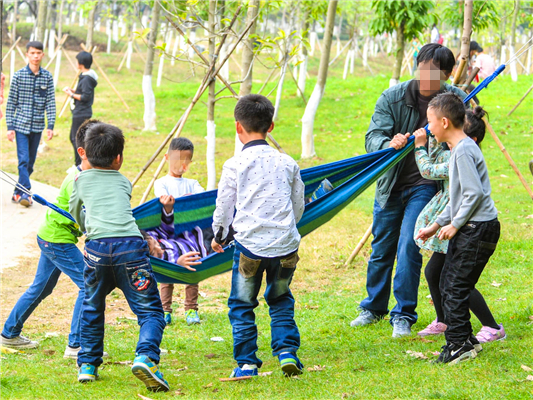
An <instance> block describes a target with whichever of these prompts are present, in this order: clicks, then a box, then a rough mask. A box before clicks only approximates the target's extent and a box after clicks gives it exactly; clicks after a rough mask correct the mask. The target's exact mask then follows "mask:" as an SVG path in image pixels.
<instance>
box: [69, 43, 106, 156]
mask: <svg viewBox="0 0 533 400" xmlns="http://www.w3.org/2000/svg"><path fill="white" fill-rule="evenodd" d="M76 60H78V69H79V70H80V71H81V73H80V77H79V81H78V86H77V87H76V89H75V90H73V89H71V88H69V87H65V88H64V89H63V91H64V92H65V93H66V94H67V95H69V96H70V97H71V99H72V103H71V110H72V125H71V127H70V142H71V143H72V147H73V148H74V162H75V166H77V165H80V163H81V159H80V156H79V155H78V152H77V149H78V146H77V145H76V132H77V131H78V129H79V127H80V126H81V124H83V123H84V122H85V121H86V120H88V119H91V118H92V116H93V108H92V107H93V102H94V88H95V87H96V85H98V82H97V81H98V75H97V74H96V72H94V71H93V70H92V69H91V65H92V63H93V56H92V55H91V53H88V52H86V51H82V52H80V53H78V55H77V56H76Z"/></svg>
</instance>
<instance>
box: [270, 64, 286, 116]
mask: <svg viewBox="0 0 533 400" xmlns="http://www.w3.org/2000/svg"><path fill="white" fill-rule="evenodd" d="M286 72H287V60H285V61H284V63H283V66H282V67H281V77H280V78H279V83H278V89H277V91H276V104H275V105H274V117H273V118H272V120H274V121H276V120H277V119H278V114H279V106H280V103H281V94H282V93H283V81H284V80H285V73H286Z"/></svg>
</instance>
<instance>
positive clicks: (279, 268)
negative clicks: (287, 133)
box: [212, 94, 305, 378]
mask: <svg viewBox="0 0 533 400" xmlns="http://www.w3.org/2000/svg"><path fill="white" fill-rule="evenodd" d="M234 115H235V120H236V122H235V126H236V130H237V134H238V135H239V139H240V140H241V142H242V143H243V144H244V147H243V149H242V152H241V153H240V154H239V155H237V156H235V157H232V158H231V159H229V160H228V161H226V163H225V164H224V169H223V171H222V176H221V178H220V183H219V187H218V197H217V207H216V210H215V213H214V215H213V232H214V234H215V239H214V240H213V243H212V247H213V250H215V251H217V252H219V253H221V252H223V251H224V249H223V248H222V245H223V244H224V243H225V241H226V238H227V235H228V231H229V226H230V224H232V223H233V228H234V229H235V231H236V234H235V243H236V247H235V253H234V257H233V260H234V261H233V272H232V274H233V275H232V282H231V294H230V296H229V299H228V306H229V308H230V310H229V319H230V322H231V325H232V327H233V355H234V358H235V360H236V361H237V364H238V367H237V368H235V369H234V370H233V372H232V374H231V376H230V377H232V378H245V377H252V376H256V375H258V368H260V367H261V365H262V361H261V360H260V359H259V358H258V357H257V356H256V352H257V326H256V325H255V314H254V311H253V310H254V308H256V307H257V305H258V304H259V303H258V301H257V295H258V294H259V289H260V288H261V280H262V278H263V272H266V281H267V287H266V290H265V294H264V296H265V300H266V301H267V303H268V305H269V308H270V310H269V311H270V317H271V319H272V322H271V328H272V355H273V356H278V358H279V361H280V364H281V369H282V370H283V372H284V374H285V375H286V376H292V375H298V374H301V373H303V365H302V363H301V362H300V360H299V359H298V357H297V356H296V352H297V351H298V349H299V347H300V333H299V331H298V327H297V326H296V322H295V321H294V297H293V296H292V293H291V291H290V289H289V285H290V283H291V280H292V277H293V274H294V271H295V269H296V263H297V262H298V259H299V258H298V247H299V245H300V234H299V233H298V229H297V227H296V224H297V223H298V221H299V220H300V218H301V217H302V214H303V212H304V207H305V205H304V191H305V186H304V184H303V182H302V179H301V177H300V168H299V167H298V164H296V162H295V161H294V160H293V159H292V158H291V157H289V156H288V155H286V154H281V153H279V152H278V151H276V150H274V149H273V148H271V147H270V146H269V145H268V143H267V142H266V140H265V138H266V135H267V133H268V132H270V131H272V129H274V123H273V122H272V117H273V115H274V107H273V106H272V103H271V102H270V101H269V100H268V99H267V98H266V97H264V96H261V95H255V94H251V95H247V96H244V97H242V98H241V99H240V100H239V101H238V103H237V105H236V107H235V112H234ZM235 209H236V213H235Z"/></svg>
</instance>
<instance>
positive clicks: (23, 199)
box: [19, 193, 33, 207]
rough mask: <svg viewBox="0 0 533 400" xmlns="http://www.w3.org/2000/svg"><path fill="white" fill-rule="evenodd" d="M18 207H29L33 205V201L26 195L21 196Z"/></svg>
mask: <svg viewBox="0 0 533 400" xmlns="http://www.w3.org/2000/svg"><path fill="white" fill-rule="evenodd" d="M19 203H20V205H22V206H24V207H30V206H31V205H32V204H33V200H32V198H31V197H30V196H28V195H27V194H26V193H24V194H22V195H21V196H20V201H19Z"/></svg>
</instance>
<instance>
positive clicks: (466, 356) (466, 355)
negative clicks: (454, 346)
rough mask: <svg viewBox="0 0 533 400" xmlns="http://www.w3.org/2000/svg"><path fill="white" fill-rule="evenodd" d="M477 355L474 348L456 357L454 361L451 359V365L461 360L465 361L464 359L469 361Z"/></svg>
mask: <svg viewBox="0 0 533 400" xmlns="http://www.w3.org/2000/svg"><path fill="white" fill-rule="evenodd" d="M476 356H477V352H476V350H475V349H472V350H470V351H468V352H466V353H464V354H461V356H460V357H458V358H456V359H455V360H453V361H450V363H449V365H455V364H459V363H460V362H463V361H468V360H472V359H474V358H476Z"/></svg>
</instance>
